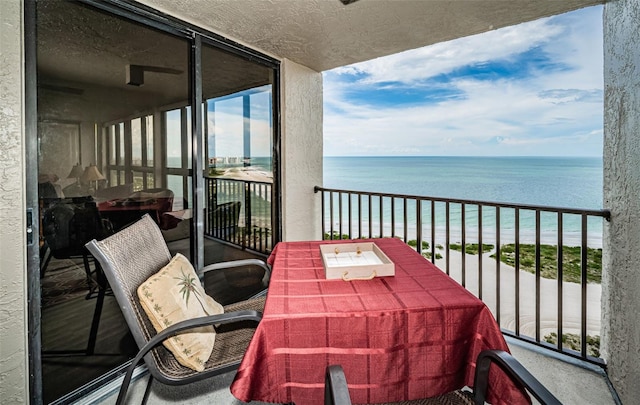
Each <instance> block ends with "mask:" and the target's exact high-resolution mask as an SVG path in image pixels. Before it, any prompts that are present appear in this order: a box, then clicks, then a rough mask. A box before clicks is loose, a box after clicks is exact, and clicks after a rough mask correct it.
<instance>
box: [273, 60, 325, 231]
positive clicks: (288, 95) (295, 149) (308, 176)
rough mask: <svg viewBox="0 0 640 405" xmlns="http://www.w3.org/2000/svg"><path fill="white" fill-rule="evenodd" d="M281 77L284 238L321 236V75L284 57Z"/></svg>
mask: <svg viewBox="0 0 640 405" xmlns="http://www.w3.org/2000/svg"><path fill="white" fill-rule="evenodd" d="M281 73H282V80H281V89H282V93H281V94H282V109H281V112H282V118H281V120H282V128H281V132H282V139H281V147H282V148H281V153H282V157H281V164H282V166H281V181H282V239H283V240H286V241H293V240H319V239H321V238H322V231H321V212H320V208H321V205H320V194H315V193H314V192H313V187H314V186H322V153H323V150H322V74H321V73H319V72H316V71H313V70H311V69H309V68H306V67H304V66H302V65H298V64H296V63H294V62H291V61H290V60H284V61H283V63H282V68H281Z"/></svg>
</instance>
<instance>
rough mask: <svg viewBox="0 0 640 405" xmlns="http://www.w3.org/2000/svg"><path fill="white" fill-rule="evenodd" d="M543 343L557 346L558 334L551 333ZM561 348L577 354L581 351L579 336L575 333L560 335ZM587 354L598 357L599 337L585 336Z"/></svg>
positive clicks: (545, 337)
mask: <svg viewBox="0 0 640 405" xmlns="http://www.w3.org/2000/svg"><path fill="white" fill-rule="evenodd" d="M544 341H545V342H547V343H551V344H552V345H557V344H558V334H557V333H555V332H551V333H550V334H548V335H545V336H544ZM562 347H563V348H565V349H571V350H574V351H577V352H579V351H580V350H582V344H581V342H580V336H579V335H577V334H575V333H563V334H562ZM587 354H588V355H589V356H593V357H600V336H598V335H596V336H591V335H587Z"/></svg>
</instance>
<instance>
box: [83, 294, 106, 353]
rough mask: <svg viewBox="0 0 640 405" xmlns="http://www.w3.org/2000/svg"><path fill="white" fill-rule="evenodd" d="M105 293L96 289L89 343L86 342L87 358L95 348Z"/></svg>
mask: <svg viewBox="0 0 640 405" xmlns="http://www.w3.org/2000/svg"><path fill="white" fill-rule="evenodd" d="M105 292H106V291H105V288H103V287H98V298H97V299H96V307H95V309H94V311H93V320H92V321H91V330H90V332H89V341H88V342H87V355H89V356H90V355H92V354H93V352H94V351H95V348H96V340H97V339H98V327H99V326H100V316H101V315H102V306H103V304H104V296H105Z"/></svg>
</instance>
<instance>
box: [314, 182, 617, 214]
mask: <svg viewBox="0 0 640 405" xmlns="http://www.w3.org/2000/svg"><path fill="white" fill-rule="evenodd" d="M313 191H314V193H318V192H320V191H323V192H342V193H348V194H356V195H367V196H384V197H394V198H405V199H410V200H430V201H431V200H435V201H439V202H448V203H454V204H469V205H483V206H489V207H499V208H514V209H516V208H517V209H521V210H540V211H549V212H561V213H563V214H577V215H592V216H598V217H603V218H604V219H606V220H607V221H609V220H610V219H611V212H610V211H609V210H607V209H602V210H597V209H580V208H568V207H552V206H546V205H533V204H519V203H508V202H496V201H482V200H465V199H461V198H444V197H431V196H417V195H408V194H393V193H380V192H372V191H358V190H343V189H334V188H325V187H320V186H315V187H314V189H313Z"/></svg>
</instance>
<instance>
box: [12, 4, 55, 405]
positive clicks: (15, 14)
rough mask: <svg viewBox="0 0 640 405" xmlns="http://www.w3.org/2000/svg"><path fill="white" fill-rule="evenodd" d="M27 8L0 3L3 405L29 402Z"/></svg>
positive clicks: (36, 237) (36, 238) (36, 240)
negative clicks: (25, 15)
mask: <svg viewBox="0 0 640 405" xmlns="http://www.w3.org/2000/svg"><path fill="white" fill-rule="evenodd" d="M22 4H23V3H22V1H21V0H9V1H0V16H2V18H1V19H0V22H1V23H0V43H1V44H2V51H1V52H0V72H2V79H1V80H0V145H2V152H1V153H0V223H1V224H2V230H1V231H0V280H1V281H0V308H2V313H1V315H0V342H2V343H0V381H2V383H0V398H1V400H0V402H2V403H3V404H25V403H28V402H29V383H28V352H27V351H28V349H27V319H28V318H27V316H28V313H27V298H26V294H27V258H26V237H25V229H26V226H25V224H26V219H25V216H26V213H25V207H26V206H27V202H26V199H25V191H24V187H25V184H24V172H25V156H24V150H25V145H24V142H25V134H24V132H25V131H24V126H23V125H24V110H23V97H24V94H23V90H22V89H23V86H24V70H23V69H24V64H23V44H24V39H23V34H22V33H23V28H24V27H23V24H22V14H23V8H22ZM65 175H66V173H65ZM35 215H36V216H35V217H34V218H35V220H36V221H37V213H35ZM37 242H38V235H35V243H37Z"/></svg>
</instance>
